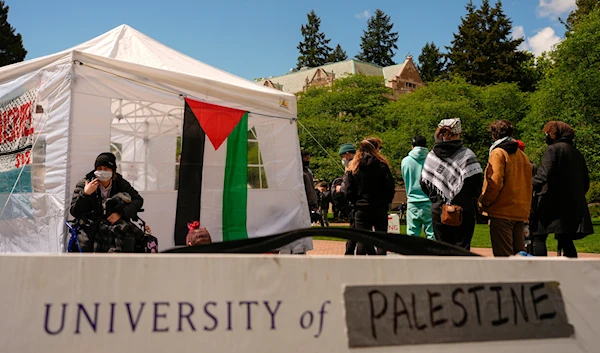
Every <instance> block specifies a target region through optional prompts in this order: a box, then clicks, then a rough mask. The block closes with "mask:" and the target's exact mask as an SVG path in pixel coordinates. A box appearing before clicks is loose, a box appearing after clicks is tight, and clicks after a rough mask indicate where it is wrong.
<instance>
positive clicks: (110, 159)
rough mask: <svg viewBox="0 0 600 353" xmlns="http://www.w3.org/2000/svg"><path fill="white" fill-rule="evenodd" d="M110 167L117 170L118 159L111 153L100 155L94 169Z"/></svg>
mask: <svg viewBox="0 0 600 353" xmlns="http://www.w3.org/2000/svg"><path fill="white" fill-rule="evenodd" d="M98 167H108V168H110V169H112V170H113V172H114V171H116V170H117V157H115V155H114V154H112V153H110V152H104V153H100V154H99V155H98V157H96V161H95V162H94V168H98Z"/></svg>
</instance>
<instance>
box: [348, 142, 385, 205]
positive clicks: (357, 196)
mask: <svg viewBox="0 0 600 353" xmlns="http://www.w3.org/2000/svg"><path fill="white" fill-rule="evenodd" d="M395 188H396V184H395V183H394V177H393V176H392V172H390V168H389V167H388V166H387V165H386V164H385V163H383V162H381V161H380V160H378V159H377V158H375V157H374V156H373V155H371V154H365V155H364V156H363V157H362V158H361V160H360V161H359V163H358V170H357V171H356V174H352V173H351V172H346V174H344V182H343V183H342V192H343V193H344V194H345V195H346V197H347V199H348V201H349V202H350V203H352V204H353V205H355V207H356V208H358V209H360V208H371V207H372V208H378V209H386V210H387V208H388V207H389V204H390V203H392V200H393V199H394V194H395Z"/></svg>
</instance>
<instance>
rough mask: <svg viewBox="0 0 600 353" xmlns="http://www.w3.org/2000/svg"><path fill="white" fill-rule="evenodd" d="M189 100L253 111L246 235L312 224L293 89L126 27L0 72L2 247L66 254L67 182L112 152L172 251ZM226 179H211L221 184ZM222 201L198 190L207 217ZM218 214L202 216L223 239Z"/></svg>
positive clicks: (163, 243)
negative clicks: (253, 176)
mask: <svg viewBox="0 0 600 353" xmlns="http://www.w3.org/2000/svg"><path fill="white" fill-rule="evenodd" d="M184 98H190V99H194V100H197V101H202V102H206V103H210V104H215V105H219V106H224V107H229V108H234V109H240V110H243V111H247V112H248V114H249V115H248V129H249V135H250V133H252V134H253V135H252V136H253V141H252V142H253V143H256V144H258V146H259V150H260V158H259V162H258V163H257V165H252V166H250V165H249V166H248V168H255V169H256V170H257V171H258V175H259V178H258V181H256V180H254V181H253V183H251V182H250V181H249V183H248V184H249V185H248V187H249V190H248V217H247V229H248V236H249V237H255V236H264V235H269V234H274V233H277V232H283V231H287V230H291V229H298V228H304V227H308V226H309V216H308V206H307V204H306V196H305V192H304V186H303V180H302V165H301V160H300V151H299V143H298V134H297V128H296V98H295V96H293V95H291V94H287V93H284V92H280V91H277V90H274V89H270V88H267V87H264V86H259V85H256V84H254V83H252V82H250V81H248V80H245V79H242V78H239V77H237V76H234V75H231V74H229V73H227V72H224V71H221V70H219V69H216V68H214V67H211V66H209V65H206V64H204V63H202V62H199V61H197V60H194V59H192V58H190V57H187V56H185V55H183V54H181V53H179V52H177V51H175V50H173V49H171V48H169V47H167V46H165V45H163V44H161V43H159V42H157V41H155V40H153V39H151V38H149V37H148V36H146V35H144V34H142V33H140V32H138V31H136V30H135V29H133V28H131V27H129V26H127V25H122V26H120V27H117V28H115V29H113V30H112V31H110V32H107V33H105V34H103V35H101V36H99V37H97V38H94V39H92V40H90V41H88V42H85V43H83V44H80V45H78V46H76V47H73V48H71V49H68V50H65V51H62V52H60V53H57V54H53V55H49V56H46V57H42V58H38V59H34V60H29V61H25V62H22V63H18V64H14V65H10V66H7V67H3V68H0V111H1V113H2V115H0V116H1V117H2V119H3V120H2V130H1V131H0V252H60V251H64V238H65V234H66V232H65V226H64V222H65V220H66V219H67V218H68V217H70V215H69V214H68V213H69V205H70V198H71V193H72V191H73V188H74V186H75V184H76V183H77V182H78V181H79V180H80V179H81V178H83V176H85V174H87V173H88V172H89V171H90V170H92V169H93V163H94V160H95V158H96V156H97V155H98V154H99V153H101V152H105V151H108V150H110V151H112V152H114V153H115V154H116V155H117V158H118V167H119V169H118V172H120V173H122V174H123V176H124V178H125V179H126V180H128V181H129V182H130V183H131V184H132V185H133V186H134V188H136V189H137V190H138V191H139V192H140V194H141V195H142V197H143V198H144V210H145V212H144V213H143V214H141V216H142V217H143V218H144V219H145V220H146V221H147V222H148V223H149V225H150V226H151V228H152V230H153V234H154V235H155V236H157V237H158V239H159V244H160V247H161V248H162V249H165V248H168V247H171V246H173V245H174V240H173V229H174V222H175V212H176V203H177V190H176V189H177V175H178V172H177V171H178V159H177V151H178V150H179V146H180V144H181V140H182V138H181V136H182V129H183V127H182V125H183V124H182V121H183V112H184V107H185V103H184ZM249 138H250V137H249ZM207 143H208V140H207ZM249 143H250V142H249ZM212 162H213V163H215V162H214V161H212ZM254 163H256V162H254ZM222 177H223V176H222V175H220V176H219V175H218V174H217V175H215V176H214V179H215V180H210V179H211V176H209V177H208V180H206V182H207V184H208V185H218V184H219V182H220V180H219V179H220V178H222ZM205 179H206V177H205ZM255 184H256V185H255ZM267 184H268V187H267ZM218 207H220V206H219V205H215V204H213V203H212V200H211V199H205V196H204V195H203V201H202V212H201V213H202V214H203V213H206V214H211V212H212V213H214V211H215V210H214V208H218ZM205 211H206V212H205ZM213 218H214V217H213ZM213 218H201V219H200V221H201V222H202V225H203V226H206V227H207V228H208V229H209V231H211V234H212V235H213V240H215V241H219V240H220V235H221V233H220V228H219V227H220V225H219V224H218V222H217V221H215V220H214V219H213ZM294 246H300V245H298V244H296V245H294Z"/></svg>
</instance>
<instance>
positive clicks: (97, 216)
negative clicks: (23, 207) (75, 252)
mask: <svg viewBox="0 0 600 353" xmlns="http://www.w3.org/2000/svg"><path fill="white" fill-rule="evenodd" d="M143 203H144V199H143V198H142V197H141V196H140V194H139V193H138V192H137V191H136V190H135V189H134V188H133V187H132V186H131V184H130V183H129V182H128V181H127V180H125V179H124V178H123V176H122V175H121V174H119V173H117V161H116V157H115V155H114V154H112V153H110V152H104V153H101V154H100V155H99V156H98V157H97V158H96V161H95V163H94V170H92V171H91V172H89V173H88V174H87V175H86V176H85V177H84V178H83V179H81V180H80V181H79V183H77V186H76V187H75V191H74V192H73V197H72V199H71V210H70V211H71V215H73V217H75V218H76V219H75V225H76V229H77V238H78V240H79V246H80V247H81V251H83V252H134V250H135V247H136V243H137V242H140V241H141V239H137V238H140V236H141V237H143V235H144V233H143V231H141V230H140V229H139V228H137V227H136V226H135V225H133V224H132V223H131V220H132V219H134V220H135V219H137V213H138V212H140V211H141V208H142V205H143ZM70 250H71V249H69V251H70Z"/></svg>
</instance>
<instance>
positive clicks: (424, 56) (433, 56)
mask: <svg viewBox="0 0 600 353" xmlns="http://www.w3.org/2000/svg"><path fill="white" fill-rule="evenodd" d="M444 64H445V63H444V55H443V54H442V53H441V52H440V48H438V47H437V46H436V45H435V43H433V42H431V43H426V44H425V46H424V47H423V50H422V51H421V55H419V66H418V69H419V75H421V79H422V80H423V82H433V81H435V80H436V79H437V78H439V77H441V76H442V74H443V73H444Z"/></svg>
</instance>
